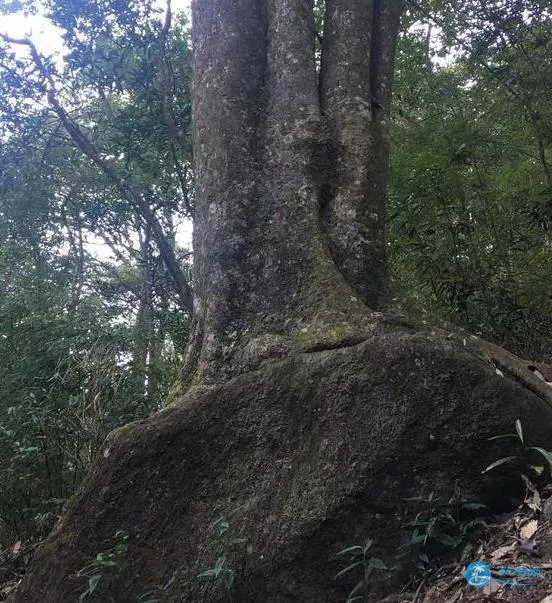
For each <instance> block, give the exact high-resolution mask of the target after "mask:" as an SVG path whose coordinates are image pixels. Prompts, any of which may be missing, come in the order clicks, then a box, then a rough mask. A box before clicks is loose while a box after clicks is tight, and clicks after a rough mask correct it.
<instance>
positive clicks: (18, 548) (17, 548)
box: [12, 540, 21, 555]
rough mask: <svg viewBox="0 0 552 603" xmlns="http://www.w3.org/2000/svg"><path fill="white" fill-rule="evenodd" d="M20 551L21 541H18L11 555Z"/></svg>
mask: <svg viewBox="0 0 552 603" xmlns="http://www.w3.org/2000/svg"><path fill="white" fill-rule="evenodd" d="M20 550H21V540H18V541H17V542H16V543H15V544H14V545H13V548H12V555H17V554H18V553H19V551H20Z"/></svg>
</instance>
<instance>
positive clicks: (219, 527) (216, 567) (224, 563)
mask: <svg viewBox="0 0 552 603" xmlns="http://www.w3.org/2000/svg"><path fill="white" fill-rule="evenodd" d="M208 529H209V530H211V531H214V533H215V537H216V539H217V540H218V541H219V545H220V546H219V548H220V549H221V552H220V555H219V556H218V557H217V559H216V561H215V563H214V564H213V567H210V568H208V569H206V570H204V571H203V572H201V573H200V574H198V575H197V577H198V578H211V579H213V580H215V581H217V582H219V583H220V584H222V585H223V587H224V589H225V590H226V592H227V593H228V595H229V596H230V591H231V590H232V587H233V585H234V581H235V579H236V572H235V571H234V569H232V567H230V565H229V561H228V557H229V554H230V552H231V551H232V550H234V549H235V548H236V547H239V546H246V547H247V553H248V554H251V552H252V547H251V545H250V544H248V543H247V538H243V537H241V536H237V535H236V534H235V533H234V532H233V531H232V530H231V529H230V523H229V521H228V520H227V519H226V518H225V517H220V518H219V519H217V520H216V521H214V522H213V523H212V524H211V525H210V526H209V528H208Z"/></svg>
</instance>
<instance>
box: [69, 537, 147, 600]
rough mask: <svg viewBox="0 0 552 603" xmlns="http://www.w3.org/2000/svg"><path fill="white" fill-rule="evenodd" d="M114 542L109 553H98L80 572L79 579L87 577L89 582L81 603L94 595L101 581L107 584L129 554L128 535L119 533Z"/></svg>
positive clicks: (82, 594)
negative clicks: (127, 553)
mask: <svg viewBox="0 0 552 603" xmlns="http://www.w3.org/2000/svg"><path fill="white" fill-rule="evenodd" d="M114 540H115V544H114V546H113V547H111V548H110V549H109V550H108V551H105V552H102V553H98V554H97V555H96V557H95V559H94V560H93V561H92V562H91V563H89V564H88V565H87V566H86V567H84V568H83V569H81V570H80V571H79V572H78V574H77V577H79V578H82V577H85V578H86V580H87V586H86V589H85V590H83V591H82V593H81V594H80V595H79V598H78V601H79V603H82V602H83V601H85V600H86V599H87V598H88V597H90V596H91V595H93V594H94V592H95V591H96V589H97V588H98V586H99V584H100V582H101V581H104V582H105V581H106V579H108V578H109V577H110V576H113V574H114V573H116V571H117V567H118V566H119V564H120V563H121V560H122V558H123V557H124V555H125V554H126V552H127V548H128V545H127V541H128V534H126V533H125V532H123V531H118V532H117V533H116V534H115V537H114ZM150 602H151V599H150Z"/></svg>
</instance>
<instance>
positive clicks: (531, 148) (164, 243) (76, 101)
mask: <svg viewBox="0 0 552 603" xmlns="http://www.w3.org/2000/svg"><path fill="white" fill-rule="evenodd" d="M33 4H34V8H33ZM43 8H44V14H45V18H46V19H48V20H49V21H50V22H51V23H52V24H53V25H55V26H56V27H58V28H59V30H60V31H61V33H62V36H63V43H64V47H63V50H62V53H61V54H62V55H63V59H60V58H59V56H57V57H56V56H49V55H48V54H44V53H42V52H41V51H40V50H38V49H37V48H35V47H34V46H33V43H32V40H29V39H26V38H23V39H21V38H17V37H11V36H10V32H5V33H4V34H3V35H2V37H1V38H0V547H4V548H9V547H13V544H14V542H16V541H17V540H18V539H22V540H24V541H27V542H35V541H38V540H40V539H41V538H43V537H44V536H45V535H46V534H47V533H48V531H49V530H50V529H51V527H52V525H53V522H54V521H55V519H56V518H57V517H58V516H59V513H60V511H61V509H62V507H63V505H64V503H65V502H66V500H67V499H68V498H69V497H70V496H71V494H72V493H73V492H74V490H75V488H76V487H77V486H78V484H79V483H80V481H81V480H82V478H83V476H84V475H85V473H86V471H87V469H88V467H89V465H90V462H91V460H92V459H93V458H94V456H95V454H96V452H97V450H98V449H99V447H100V445H101V443H102V441H103V439H104V438H105V436H106V434H107V433H108V432H109V431H111V430H112V429H114V428H116V427H119V426H121V425H123V424H125V423H127V422H129V421H132V420H136V419H140V418H143V417H146V416H148V415H149V414H151V413H153V412H155V411H157V410H158V409H159V408H161V407H162V406H163V405H165V404H166V403H167V400H170V398H171V395H174V389H175V387H177V386H175V384H177V383H178V376H179V367H180V364H181V357H182V353H183V351H184V348H185V344H186V339H187V336H188V326H189V318H190V309H191V306H190V299H191V294H190V292H191V289H192V287H193V283H192V282H191V271H190V266H191V257H192V250H191V248H186V247H185V246H184V245H182V237H181V236H179V234H178V233H179V232H180V231H181V230H182V226H181V225H182V224H183V223H185V222H186V221H189V220H192V219H193V210H194V192H193V171H192V157H191V140H190V119H191V115H190V107H191V100H190V95H191V58H192V50H191V44H190V35H189V24H188V22H187V19H186V15H185V13H184V12H178V11H174V12H173V11H172V10H171V9H170V7H167V6H165V7H159V6H158V5H157V4H155V3H153V2H147V1H146V2H144V0H140V1H133V0H104V1H102V2H88V1H86V2H78V3H76V2H71V1H70V0H49V1H48V2H47V3H46V4H45V5H44V7H43ZM0 10H1V14H3V15H7V14H13V13H17V12H20V13H24V12H25V11H28V12H29V11H30V12H32V11H33V10H36V3H25V2H19V1H10V2H4V3H3V5H2V7H1V9H0ZM315 10H317V7H315ZM320 14H321V13H318V15H320ZM318 24H319V26H321V18H319V19H318ZM0 30H1V28H0ZM2 31H3V30H2ZM392 142H393V144H392V155H391V175H390V181H389V210H388V246H389V253H390V258H391V265H392V272H393V279H394V291H395V293H394V295H395V303H396V305H397V306H398V307H400V308H403V309H404V310H405V311H407V312H408V313H409V314H410V315H415V316H417V317H418V318H419V319H420V320H427V321H429V322H436V321H443V322H447V323H452V324H453V325H455V327H456V328H457V329H459V328H460V329H466V330H467V331H470V332H472V333H474V334H476V335H479V336H482V337H484V338H486V339H489V340H491V341H494V342H496V343H498V344H500V345H503V346H505V347H506V348H508V349H509V350H511V351H513V352H515V353H516V354H519V355H520V356H522V357H525V358H533V359H537V360H541V361H544V362H549V363H550V362H552V286H551V284H550V283H551V274H552V270H551V268H552V253H551V243H552V241H551V229H550V228H551V225H552V160H551V159H550V156H551V152H552V150H551V146H552V14H551V10H550V4H549V2H548V1H546V0H542V1H531V0H514V1H510V2H505V1H503V0H491V1H488V2H480V1H479V0H467V1H459V0H420V1H419V2H415V1H409V2H408V3H407V10H406V12H405V14H404V17H403V23H402V31H401V35H400V38H399V46H398V54H397V66H396V73H395V97H394V104H393V114H392ZM179 242H180V243H179ZM171 390H173V391H172V393H171Z"/></svg>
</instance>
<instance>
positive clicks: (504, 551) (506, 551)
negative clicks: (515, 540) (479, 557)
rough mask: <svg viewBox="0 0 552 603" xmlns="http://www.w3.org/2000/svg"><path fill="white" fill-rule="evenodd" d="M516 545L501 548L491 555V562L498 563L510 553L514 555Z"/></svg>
mask: <svg viewBox="0 0 552 603" xmlns="http://www.w3.org/2000/svg"><path fill="white" fill-rule="evenodd" d="M515 548H516V547H515V545H513V544H509V545H507V546H501V547H498V548H497V549H496V551H493V552H492V553H491V560H492V561H498V560H499V559H503V558H504V557H506V555H508V554H509V553H513V552H514V551H515Z"/></svg>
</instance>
